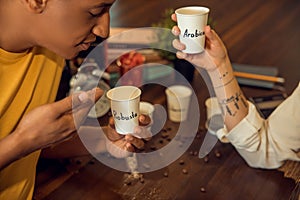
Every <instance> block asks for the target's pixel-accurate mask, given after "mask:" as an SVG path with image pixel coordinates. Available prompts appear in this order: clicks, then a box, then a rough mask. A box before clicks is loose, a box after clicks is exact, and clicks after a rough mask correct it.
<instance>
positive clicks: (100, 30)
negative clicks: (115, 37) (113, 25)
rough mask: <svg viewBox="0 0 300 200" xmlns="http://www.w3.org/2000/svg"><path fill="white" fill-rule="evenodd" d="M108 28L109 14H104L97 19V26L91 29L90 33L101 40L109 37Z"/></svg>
mask: <svg viewBox="0 0 300 200" xmlns="http://www.w3.org/2000/svg"><path fill="white" fill-rule="evenodd" d="M109 27H110V16H109V13H105V14H103V15H102V16H101V17H99V18H98V19H97V24H96V25H95V26H94V27H93V30H92V32H93V33H94V34H95V35H97V36H99V37H101V38H107V37H108V36H109Z"/></svg>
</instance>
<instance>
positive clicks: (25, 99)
mask: <svg viewBox="0 0 300 200" xmlns="http://www.w3.org/2000/svg"><path fill="white" fill-rule="evenodd" d="M114 1H115V0H84V1H82V0H0V27H1V33H0V85H1V86H0V87H1V98H0V199H32V194H33V190H34V181H35V170H36V164H37V160H38V157H39V154H40V149H42V148H45V147H48V146H51V145H52V144H57V143H60V142H62V141H65V140H68V139H69V138H71V137H74V133H76V129H77V128H78V127H76V125H78V124H80V123H81V122H82V121H83V120H84V118H85V116H86V114H87V113H88V111H89V109H90V108H91V106H92V105H93V102H94V101H96V100H98V99H99V98H100V96H101V95H102V91H101V90H100V89H94V90H91V91H88V92H82V93H80V94H74V95H73V96H70V97H67V98H65V99H63V100H61V101H58V102H55V103H53V101H54V100H55V96H56V93H57V89H58V85H59V81H60V77H61V72H62V69H63V67H64V59H71V58H73V57H75V56H76V55H77V54H78V53H79V52H80V51H83V50H87V49H88V48H89V46H90V44H91V43H92V42H94V41H95V40H96V36H99V37H101V38H106V37H107V36H108V35H109V22H110V16H109V9H110V7H111V6H112V4H113V3H114ZM74 116H75V117H74ZM74 119H76V123H75V122H74ZM143 119H144V118H143V117H141V120H143ZM110 133H112V135H116V133H115V132H114V131H110ZM109 138H113V139H114V142H118V145H119V146H122V148H123V149H126V150H132V147H133V146H132V145H135V146H140V145H142V144H141V141H140V140H138V139H136V138H133V137H132V136H127V137H125V139H122V140H120V139H121V138H120V137H114V136H109ZM128 138H129V139H130V141H129V139H128ZM120 141H121V142H120Z"/></svg>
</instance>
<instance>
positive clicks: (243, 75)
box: [233, 71, 285, 83]
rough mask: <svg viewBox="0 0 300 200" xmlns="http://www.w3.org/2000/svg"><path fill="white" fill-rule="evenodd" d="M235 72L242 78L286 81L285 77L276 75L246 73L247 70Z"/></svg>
mask: <svg viewBox="0 0 300 200" xmlns="http://www.w3.org/2000/svg"><path fill="white" fill-rule="evenodd" d="M233 74H234V75H235V76H236V77H240V78H249V79H256V80H262V81H271V82H277V83H284V81H285V80H284V78H282V77H276V76H267V75H261V74H252V73H246V72H236V71H235V72H233Z"/></svg>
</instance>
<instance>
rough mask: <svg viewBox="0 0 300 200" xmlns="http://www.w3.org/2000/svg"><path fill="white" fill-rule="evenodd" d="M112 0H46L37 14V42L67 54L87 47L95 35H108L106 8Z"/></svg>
mask: <svg viewBox="0 0 300 200" xmlns="http://www.w3.org/2000/svg"><path fill="white" fill-rule="evenodd" d="M114 1H115V0H48V3H47V6H46V8H45V10H44V11H43V13H41V14H40V16H39V19H38V22H37V23H39V24H37V27H39V29H38V31H37V33H35V35H36V37H35V38H37V41H36V43H37V45H40V46H43V47H46V48H48V49H49V50H51V51H53V52H55V53H57V54H59V55H61V56H63V57H65V58H67V59H70V58H73V57H75V56H76V55H77V54H78V53H79V52H80V51H82V50H86V49H88V47H89V46H90V44H91V43H92V42H94V41H95V40H96V36H99V37H101V38H106V37H108V35H109V23H110V16H109V9H110V7H111V6H112V4H113V3H114Z"/></svg>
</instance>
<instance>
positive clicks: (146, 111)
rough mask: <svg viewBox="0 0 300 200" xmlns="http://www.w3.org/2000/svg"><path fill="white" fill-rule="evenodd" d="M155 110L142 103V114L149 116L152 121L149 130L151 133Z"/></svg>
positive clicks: (146, 103)
mask: <svg viewBox="0 0 300 200" xmlns="http://www.w3.org/2000/svg"><path fill="white" fill-rule="evenodd" d="M154 110H155V108H154V106H153V105H152V104H151V103H149V102H146V101H141V102H140V114H143V115H148V116H149V117H150V119H151V123H150V124H149V125H148V127H147V129H148V131H150V132H151V126H152V124H153V112H154Z"/></svg>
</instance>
